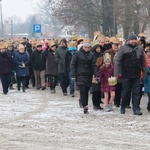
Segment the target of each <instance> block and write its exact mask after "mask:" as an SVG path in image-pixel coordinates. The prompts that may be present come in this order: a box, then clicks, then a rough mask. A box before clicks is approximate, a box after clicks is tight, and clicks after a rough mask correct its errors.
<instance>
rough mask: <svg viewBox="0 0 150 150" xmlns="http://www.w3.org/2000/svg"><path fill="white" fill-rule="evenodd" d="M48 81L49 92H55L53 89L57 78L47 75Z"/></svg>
mask: <svg viewBox="0 0 150 150" xmlns="http://www.w3.org/2000/svg"><path fill="white" fill-rule="evenodd" d="M48 80H49V83H50V90H55V87H56V85H57V76H53V75H48Z"/></svg>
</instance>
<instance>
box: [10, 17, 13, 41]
mask: <svg viewBox="0 0 150 150" xmlns="http://www.w3.org/2000/svg"><path fill="white" fill-rule="evenodd" d="M10 27H11V38H13V20H12V19H11V22H10Z"/></svg>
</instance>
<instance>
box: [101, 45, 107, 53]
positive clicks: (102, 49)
mask: <svg viewBox="0 0 150 150" xmlns="http://www.w3.org/2000/svg"><path fill="white" fill-rule="evenodd" d="M106 50H107V49H106V47H105V46H104V47H101V53H102V54H104V53H105V51H106Z"/></svg>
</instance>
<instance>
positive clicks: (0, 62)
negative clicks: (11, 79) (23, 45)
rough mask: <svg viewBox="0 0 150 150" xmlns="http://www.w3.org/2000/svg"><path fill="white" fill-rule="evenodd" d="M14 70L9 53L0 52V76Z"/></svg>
mask: <svg viewBox="0 0 150 150" xmlns="http://www.w3.org/2000/svg"><path fill="white" fill-rule="evenodd" d="M13 69H14V62H13V58H12V55H11V54H10V53H9V52H4V53H1V52H0V74H7V73H11V72H12V70H13Z"/></svg>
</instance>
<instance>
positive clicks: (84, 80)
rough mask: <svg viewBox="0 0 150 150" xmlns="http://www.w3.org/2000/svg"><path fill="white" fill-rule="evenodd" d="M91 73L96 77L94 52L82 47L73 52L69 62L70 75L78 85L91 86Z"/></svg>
mask: <svg viewBox="0 0 150 150" xmlns="http://www.w3.org/2000/svg"><path fill="white" fill-rule="evenodd" d="M93 74H94V75H95V76H96V77H97V76H98V74H97V71H96V65H95V59H94V54H93V53H92V52H90V51H89V52H85V51H84V50H83V49H82V48H81V49H80V50H79V51H78V52H76V53H75V55H74V56H73V59H72V62H71V77H72V78H76V84H77V85H78V86H80V85H84V86H87V87H90V86H91V83H92V76H93Z"/></svg>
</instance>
